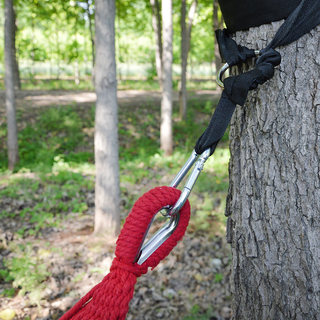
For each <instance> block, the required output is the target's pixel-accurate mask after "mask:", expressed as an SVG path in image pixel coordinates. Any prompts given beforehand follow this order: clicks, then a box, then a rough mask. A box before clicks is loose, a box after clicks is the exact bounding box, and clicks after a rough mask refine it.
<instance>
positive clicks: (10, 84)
mask: <svg viewBox="0 0 320 320" xmlns="http://www.w3.org/2000/svg"><path fill="white" fill-rule="evenodd" d="M4 16H5V21H4V55H5V87H6V88H5V95H6V112H7V127H8V140H7V145H8V167H9V169H10V170H13V169H14V167H15V165H16V163H17V162H18V160H19V156H18V135H17V122H16V105H15V95H14V85H15V81H14V79H15V77H14V56H13V53H14V52H13V50H12V48H13V47H14V46H15V44H14V43H13V42H14V37H13V34H14V31H13V29H14V28H15V23H14V10H13V0H5V6H4Z"/></svg>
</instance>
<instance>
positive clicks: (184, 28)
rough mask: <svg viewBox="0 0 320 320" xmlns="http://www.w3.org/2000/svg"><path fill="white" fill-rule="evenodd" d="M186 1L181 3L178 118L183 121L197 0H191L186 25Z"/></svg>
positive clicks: (185, 110)
mask: <svg viewBox="0 0 320 320" xmlns="http://www.w3.org/2000/svg"><path fill="white" fill-rule="evenodd" d="M186 2H187V1H186V0H182V1H181V19H180V25H181V51H180V52H181V83H180V86H181V87H180V92H179V102H180V118H181V119H184V118H185V117H186V113H187V64H188V54H189V49H190V41H191V29H192V24H193V19H194V16H195V13H196V9H197V4H198V1H197V0H193V1H192V3H191V5H190V8H189V12H188V25H187V23H186V11H187V10H186Z"/></svg>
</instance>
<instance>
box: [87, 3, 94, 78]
mask: <svg viewBox="0 0 320 320" xmlns="http://www.w3.org/2000/svg"><path fill="white" fill-rule="evenodd" d="M86 3H87V7H86V11H87V15H88V21H89V32H90V43H91V59H92V61H91V64H92V70H91V73H92V82H93V83H94V62H95V43H94V34H93V25H92V14H91V11H90V4H91V3H92V2H90V0H87V1H86Z"/></svg>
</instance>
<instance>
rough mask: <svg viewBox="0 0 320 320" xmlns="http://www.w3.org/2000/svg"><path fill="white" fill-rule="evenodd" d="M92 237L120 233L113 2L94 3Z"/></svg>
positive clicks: (107, 0) (102, 0)
mask: <svg viewBox="0 0 320 320" xmlns="http://www.w3.org/2000/svg"><path fill="white" fill-rule="evenodd" d="M95 4H96V11H95V18H96V50H97V51H96V65H95V67H96V72H95V75H96V79H95V84H96V94H97V104H96V117H95V140H94V145H95V163H96V187H95V226H94V230H95V233H102V232H104V233H106V234H110V235H116V234H118V233H119V229H120V206H119V203H120V183H119V163H118V162H119V157H118V103H117V79H116V61H115V29H114V21H115V0H96V2H95Z"/></svg>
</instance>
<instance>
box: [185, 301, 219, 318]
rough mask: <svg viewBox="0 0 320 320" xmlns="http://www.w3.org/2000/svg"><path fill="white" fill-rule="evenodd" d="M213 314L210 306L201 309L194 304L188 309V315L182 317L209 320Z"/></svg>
mask: <svg viewBox="0 0 320 320" xmlns="http://www.w3.org/2000/svg"><path fill="white" fill-rule="evenodd" d="M212 316H213V311H212V309H211V308H209V309H208V310H205V311H204V310H201V309H200V306H199V305H197V304H196V305H194V306H193V307H192V308H191V310H190V315H188V316H186V317H183V320H210V319H211V318H212Z"/></svg>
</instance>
